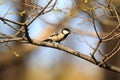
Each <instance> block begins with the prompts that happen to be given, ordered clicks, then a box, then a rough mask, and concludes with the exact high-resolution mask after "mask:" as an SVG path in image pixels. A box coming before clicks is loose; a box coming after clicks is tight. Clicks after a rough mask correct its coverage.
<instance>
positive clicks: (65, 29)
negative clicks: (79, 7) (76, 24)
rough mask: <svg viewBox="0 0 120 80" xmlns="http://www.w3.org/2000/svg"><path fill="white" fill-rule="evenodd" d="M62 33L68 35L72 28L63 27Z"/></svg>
mask: <svg viewBox="0 0 120 80" xmlns="http://www.w3.org/2000/svg"><path fill="white" fill-rule="evenodd" d="M62 33H63V34H65V35H68V34H70V33H71V32H70V30H69V29H68V28H63V29H62Z"/></svg>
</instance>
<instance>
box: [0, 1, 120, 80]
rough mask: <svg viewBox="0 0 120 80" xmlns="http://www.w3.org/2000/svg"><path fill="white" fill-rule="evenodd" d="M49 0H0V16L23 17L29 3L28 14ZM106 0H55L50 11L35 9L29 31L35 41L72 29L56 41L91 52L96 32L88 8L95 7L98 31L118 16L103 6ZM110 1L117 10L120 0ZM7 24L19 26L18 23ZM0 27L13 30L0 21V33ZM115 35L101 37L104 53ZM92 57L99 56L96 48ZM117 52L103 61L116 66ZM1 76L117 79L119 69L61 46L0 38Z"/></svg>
mask: <svg viewBox="0 0 120 80" xmlns="http://www.w3.org/2000/svg"><path fill="white" fill-rule="evenodd" d="M48 1H49V0H0V17H4V18H7V19H10V20H13V21H18V22H24V21H25V20H26V17H27V16H29V13H31V12H32V9H33V8H34V7H37V8H36V9H35V10H34V11H33V12H32V13H33V14H32V17H34V16H36V15H37V14H38V13H39V11H40V10H41V9H42V8H43V7H44V6H45V5H46V4H47V3H48ZM55 1H56V0H53V1H52V3H51V5H50V6H49V8H51V7H53V4H54V3H55ZM108 2H109V0H57V2H56V4H55V6H54V8H53V9H52V10H51V11H50V12H48V13H45V14H44V15H40V17H39V18H37V19H36V20H35V21H34V22H33V23H32V24H31V25H30V26H29V34H30V37H31V38H32V39H33V40H34V41H42V40H43V39H46V38H48V36H49V35H50V34H52V33H53V32H55V31H57V30H60V29H62V28H63V27H67V28H69V29H70V30H71V32H72V33H73V35H69V36H68V37H67V39H66V40H64V41H63V42H62V43H61V44H63V45H65V46H67V47H69V48H72V49H74V50H77V51H79V52H82V53H85V54H86V55H89V56H90V53H92V52H93V48H94V47H95V46H96V44H97V42H98V37H97V36H96V33H95V31H94V28H93V23H92V20H91V16H90V15H89V14H90V12H89V9H91V7H93V8H96V10H95V15H96V16H97V17H98V18H96V20H95V24H96V27H97V30H98V32H99V34H100V36H101V37H103V36H105V35H106V34H108V33H109V32H111V31H112V30H113V29H114V28H115V27H116V25H117V20H115V19H114V17H113V16H111V15H110V13H109V11H108V10H107V8H106V6H107V5H108ZM112 3H113V4H114V6H115V8H116V10H117V12H118V15H120V14H119V7H120V5H119V4H120V1H119V0H114V1H112ZM11 25H12V26H14V27H16V28H20V26H18V25H15V24H12V23H11ZM3 33H4V34H7V35H10V36H11V35H14V34H15V33H16V30H14V29H12V28H11V27H9V26H8V25H6V24H4V23H3V22H2V21H0V34H3ZM22 35H23V34H19V35H18V36H22ZM0 39H1V38H0ZM117 41H118V40H117V39H115V40H111V41H109V42H106V43H105V44H103V45H101V46H100V48H99V49H100V50H101V52H103V53H108V52H109V51H110V50H111V49H113V48H114V47H115V45H116V43H117ZM7 45H9V46H7ZM118 53H120V51H118ZM96 58H97V59H98V60H100V59H101V58H102V56H101V55H100V54H98V53H96ZM119 58H120V54H116V55H115V56H114V57H112V58H111V59H110V60H109V61H108V63H111V64H112V65H115V66H120V59H119ZM0 80H120V75H119V74H118V73H115V72H112V71H108V70H105V69H102V68H99V67H98V66H96V65H94V64H92V63H90V62H87V61H85V60H83V59H81V58H78V57H76V56H73V55H70V54H68V53H65V52H64V51H61V50H57V49H53V48H48V47H41V46H34V45H30V44H22V43H20V42H9V43H0Z"/></svg>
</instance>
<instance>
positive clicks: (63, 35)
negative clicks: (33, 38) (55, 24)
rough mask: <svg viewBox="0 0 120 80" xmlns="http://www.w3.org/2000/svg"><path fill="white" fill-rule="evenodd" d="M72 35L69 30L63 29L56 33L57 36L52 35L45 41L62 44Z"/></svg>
mask: <svg viewBox="0 0 120 80" xmlns="http://www.w3.org/2000/svg"><path fill="white" fill-rule="evenodd" d="M70 33H71V31H70V30H69V29H68V28H63V29H61V30H60V31H59V32H56V33H55V34H53V35H50V36H49V37H48V39H45V40H43V41H46V42H57V43H60V42H61V41H63V40H64V39H66V38H67V36H68V35H69V34H70Z"/></svg>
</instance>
